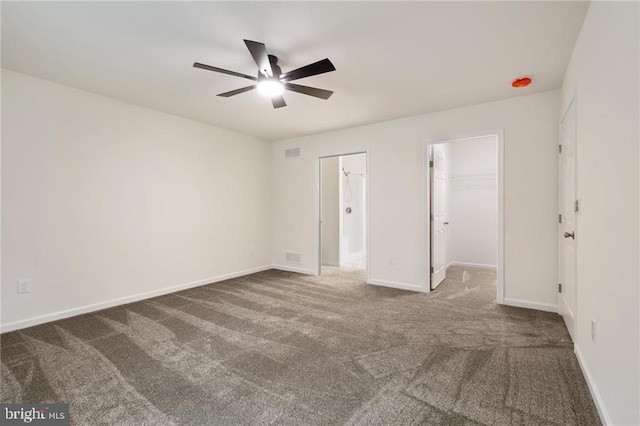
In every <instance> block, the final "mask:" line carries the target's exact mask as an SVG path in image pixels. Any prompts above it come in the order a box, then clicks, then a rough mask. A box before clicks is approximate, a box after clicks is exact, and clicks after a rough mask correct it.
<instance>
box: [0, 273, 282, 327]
mask: <svg viewBox="0 0 640 426" xmlns="http://www.w3.org/2000/svg"><path fill="white" fill-rule="evenodd" d="M269 269H272V266H271V265H264V266H258V267H256V268H251V269H245V270H244V271H239V272H232V273H230V274H224V275H219V276H217V277H211V278H204V279H202V280H198V281H192V282H190V283H184V284H178V285H175V286H171V287H165V288H161V289H158V290H152V291H147V292H144V293H137V294H133V295H131V296H125V297H119V298H117V299H111V300H107V301H105V302H99V303H93V304H91V305H85V306H80V307H77V308H71V309H66V310H64V311H58V312H53V313H51V314H46V315H40V316H37V317H33V318H27V319H24V320H20V321H14V322H9V323H6V324H0V333H6V332H9V331H14V330H20V329H22V328H27V327H32V326H34V325H38V324H44V323H46V322H51V321H57V320H61V319H65V318H70V317H75V316H76V315H82V314H86V313H89V312H94V311H99V310H101V309H107V308H112V307H114V306H119V305H124V304H127V303H132V302H138V301H140V300H144V299H150V298H152V297H158V296H163V295H165V294H169V293H175V292H177V291H181V290H186V289H189V288H193V287H199V286H201V285H205V284H212V283H216V282H219V281H224V280H230V279H232V278H237V277H241V276H244V275H249V274H254V273H256V272H262V271H266V270H269Z"/></svg>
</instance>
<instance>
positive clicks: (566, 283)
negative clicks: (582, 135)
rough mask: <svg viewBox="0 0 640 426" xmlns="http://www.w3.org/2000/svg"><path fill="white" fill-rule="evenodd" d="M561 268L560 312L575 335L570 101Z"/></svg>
mask: <svg viewBox="0 0 640 426" xmlns="http://www.w3.org/2000/svg"><path fill="white" fill-rule="evenodd" d="M560 144H561V146H560V174H559V176H560V188H559V189H560V191H559V193H560V200H559V204H560V217H559V221H560V224H559V227H558V230H559V241H560V242H559V244H560V247H559V249H560V250H559V253H560V259H559V271H558V277H559V281H560V286H559V288H558V290H559V291H560V293H559V306H560V314H561V315H562V317H563V318H564V321H565V323H566V325H567V329H568V330H569V334H571V337H572V338H575V336H574V324H575V312H576V295H577V292H576V238H577V237H578V236H577V235H576V210H577V205H576V106H575V101H573V102H572V103H571V105H570V106H569V109H568V110H567V113H566V114H565V116H564V118H563V119H562V122H561V123H560Z"/></svg>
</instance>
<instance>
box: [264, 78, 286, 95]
mask: <svg viewBox="0 0 640 426" xmlns="http://www.w3.org/2000/svg"><path fill="white" fill-rule="evenodd" d="M283 92H284V86H283V85H282V83H281V82H280V80H278V79H275V78H269V79H267V78H265V79H263V80H260V82H259V83H258V93H260V94H261V95H263V96H268V97H270V98H273V97H274V96H280V95H282V93H283Z"/></svg>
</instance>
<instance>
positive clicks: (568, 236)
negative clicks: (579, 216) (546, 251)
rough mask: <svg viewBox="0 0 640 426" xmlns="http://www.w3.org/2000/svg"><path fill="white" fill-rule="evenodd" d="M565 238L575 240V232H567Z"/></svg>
mask: <svg viewBox="0 0 640 426" xmlns="http://www.w3.org/2000/svg"><path fill="white" fill-rule="evenodd" d="M564 237H565V238H571V239H572V240H575V238H576V235H575V232H573V231H571V232H565V233H564Z"/></svg>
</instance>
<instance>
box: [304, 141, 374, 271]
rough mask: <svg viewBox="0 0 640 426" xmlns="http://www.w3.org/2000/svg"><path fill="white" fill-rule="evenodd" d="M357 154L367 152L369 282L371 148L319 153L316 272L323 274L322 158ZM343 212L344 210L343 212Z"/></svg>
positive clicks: (366, 195)
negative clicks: (327, 153) (337, 152)
mask: <svg viewBox="0 0 640 426" xmlns="http://www.w3.org/2000/svg"><path fill="white" fill-rule="evenodd" d="M357 154H365V156H366V157H365V159H366V171H365V174H366V175H365V177H366V179H367V184H366V188H365V197H366V203H365V211H364V215H365V224H366V229H365V233H366V240H367V241H366V244H365V250H366V251H367V253H366V261H365V262H366V263H367V265H366V266H367V267H366V271H367V278H366V282H367V283H369V271H370V270H371V268H370V266H369V265H370V262H369V260H370V253H371V250H370V249H369V245H370V244H371V243H370V241H371V238H370V230H371V225H370V224H371V220H370V218H369V204H370V201H369V198H370V197H369V195H370V193H371V182H370V179H369V150H366V149H365V150H361V151H349V152H345V153H343V154H330V155H319V156H318V157H317V159H318V160H317V161H316V167H317V170H316V179H317V182H318V183H317V185H316V188H317V189H318V192H317V194H316V195H317V196H316V208H315V214H316V217H315V221H316V224H317V228H316V250H317V253H316V260H317V262H318V266H317V268H316V273H315V275H321V274H322V159H324V158H335V157H345V156H348V155H357ZM338 192H339V194H342V191H338ZM341 214H342V212H341Z"/></svg>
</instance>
